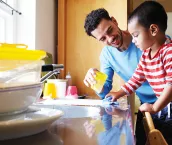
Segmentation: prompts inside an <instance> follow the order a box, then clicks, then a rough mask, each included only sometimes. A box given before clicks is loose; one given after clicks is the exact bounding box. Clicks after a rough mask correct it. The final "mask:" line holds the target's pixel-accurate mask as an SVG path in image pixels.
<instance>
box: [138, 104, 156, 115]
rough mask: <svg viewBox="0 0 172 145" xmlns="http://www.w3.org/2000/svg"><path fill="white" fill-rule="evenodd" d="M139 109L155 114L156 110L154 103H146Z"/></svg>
mask: <svg viewBox="0 0 172 145" xmlns="http://www.w3.org/2000/svg"><path fill="white" fill-rule="evenodd" d="M139 110H140V111H141V112H149V113H151V114H155V113H156V112H155V111H154V108H153V104H149V103H144V104H142V105H141V106H140V107H139Z"/></svg>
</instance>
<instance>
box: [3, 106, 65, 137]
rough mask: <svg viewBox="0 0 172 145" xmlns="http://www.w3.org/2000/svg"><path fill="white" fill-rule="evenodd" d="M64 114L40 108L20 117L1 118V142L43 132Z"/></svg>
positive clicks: (19, 115)
mask: <svg viewBox="0 0 172 145" xmlns="http://www.w3.org/2000/svg"><path fill="white" fill-rule="evenodd" d="M62 115H63V112H62V111H60V110H56V109H49V108H40V109H39V110H36V111H33V110H32V111H28V112H25V113H22V114H18V115H9V116H0V140H5V139H14V138H19V137H24V136H29V135H33V134H37V133H39V132H42V131H44V130H46V129H47V128H48V126H49V125H50V124H51V123H52V122H54V121H55V120H57V119H58V118H60V117H61V116H62Z"/></svg>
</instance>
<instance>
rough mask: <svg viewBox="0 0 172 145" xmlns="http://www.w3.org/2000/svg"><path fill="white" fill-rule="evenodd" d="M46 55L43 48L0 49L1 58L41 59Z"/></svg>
mask: <svg viewBox="0 0 172 145" xmlns="http://www.w3.org/2000/svg"><path fill="white" fill-rule="evenodd" d="M45 57H46V52H45V51H43V50H24V49H13V50H4V49H0V60H41V59H43V58H45Z"/></svg>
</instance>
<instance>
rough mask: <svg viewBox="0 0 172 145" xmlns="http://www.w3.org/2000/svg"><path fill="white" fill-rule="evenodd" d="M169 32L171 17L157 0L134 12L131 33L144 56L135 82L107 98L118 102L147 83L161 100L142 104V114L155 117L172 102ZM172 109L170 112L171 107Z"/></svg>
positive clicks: (132, 78)
mask: <svg viewBox="0 0 172 145" xmlns="http://www.w3.org/2000/svg"><path fill="white" fill-rule="evenodd" d="M166 29H167V14H166V12H165V10H164V8H163V6H162V5H161V4H159V3H157V2H155V1H145V2H143V3H142V4H141V5H140V6H138V7H137V8H136V9H135V10H134V11H133V12H132V13H131V15H130V17H129V20H128V30H129V32H130V34H131V35H132V37H133V40H132V41H133V43H135V45H136V46H137V47H138V48H140V49H141V50H142V51H143V54H142V56H141V59H140V62H139V64H138V66H137V68H136V70H135V73H134V74H133V76H132V77H131V79H130V80H129V81H128V82H127V83H125V85H124V86H122V87H121V89H120V90H119V91H118V92H111V93H109V94H107V95H106V97H108V96H112V101H115V100H116V99H118V98H120V97H122V96H123V95H126V94H127V95H130V94H132V93H133V92H134V91H135V90H136V89H137V88H139V87H140V86H141V85H142V83H143V82H145V81H146V80H147V81H148V82H149V84H150V85H151V87H152V88H153V91H154V93H155V94H156V96H157V98H158V99H157V101H156V102H155V103H154V104H148V103H144V104H142V105H141V106H140V108H139V109H140V111H142V112H145V111H147V112H150V113H152V114H155V113H157V112H159V111H160V110H162V109H163V108H164V107H166V106H167V105H168V104H169V102H171V101H172V42H171V41H169V39H167V38H166V35H165V31H166ZM145 93H146V92H145ZM168 106H169V107H168V113H170V104H169V105H168ZM168 117H170V114H168Z"/></svg>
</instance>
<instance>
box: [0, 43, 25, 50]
mask: <svg viewBox="0 0 172 145" xmlns="http://www.w3.org/2000/svg"><path fill="white" fill-rule="evenodd" d="M0 48H5V49H8V48H13V49H14V48H20V49H21V48H23V49H27V48H28V46H27V45H26V44H10V43H0Z"/></svg>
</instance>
